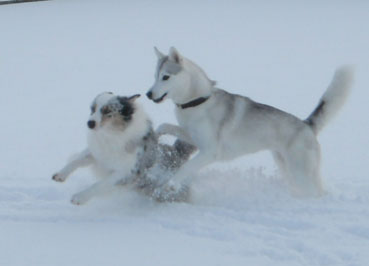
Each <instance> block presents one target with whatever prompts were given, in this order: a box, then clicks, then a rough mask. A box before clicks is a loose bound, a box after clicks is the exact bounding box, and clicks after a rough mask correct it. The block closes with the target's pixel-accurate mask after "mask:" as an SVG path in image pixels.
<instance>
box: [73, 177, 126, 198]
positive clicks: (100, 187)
mask: <svg viewBox="0 0 369 266" xmlns="http://www.w3.org/2000/svg"><path fill="white" fill-rule="evenodd" d="M127 181H128V178H126V177H124V176H122V175H120V174H119V173H113V174H112V175H111V176H109V177H107V178H106V179H104V180H101V181H99V182H97V183H95V184H93V185H92V186H90V187H88V188H87V189H85V190H83V191H81V192H79V193H77V194H75V195H74V196H73V197H72V199H71V202H72V203H73V204H75V205H81V204H84V203H86V202H87V201H89V200H90V199H91V198H92V197H95V196H99V195H102V194H105V193H107V192H110V191H112V190H113V189H114V187H115V186H116V185H117V184H119V185H122V184H124V183H126V182H127Z"/></svg>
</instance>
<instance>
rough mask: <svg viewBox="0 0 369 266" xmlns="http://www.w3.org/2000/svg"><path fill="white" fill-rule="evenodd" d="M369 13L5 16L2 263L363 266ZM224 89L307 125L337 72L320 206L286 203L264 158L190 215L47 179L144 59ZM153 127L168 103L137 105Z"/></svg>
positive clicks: (271, 8)
mask: <svg viewBox="0 0 369 266" xmlns="http://www.w3.org/2000/svg"><path fill="white" fill-rule="evenodd" d="M368 10H369V3H366V2H364V1H361V2H360V1H356V2H350V3H349V2H346V1H324V2H321V1H320V2H318V1H317V2H314V1H311V2H304V1H278V3H277V2H273V3H272V2H269V1H201V2H200V1H155V2H154V1H83V0H73V1H70V0H69V1H68V0H60V1H46V2H34V3H28V4H18V5H4V6H1V7H0V32H1V42H0V88H1V97H0V111H1V116H0V117H1V118H0V122H1V130H0V139H1V140H2V141H1V150H0V265H123V264H126V265H258V266H260V265H261V266H262V265H283V266H285V265H309V266H311V265H335V266H336V265H367V264H368V260H369V253H368V250H369V193H368V192H369V177H368V172H369V164H368V151H367V150H368V147H369V140H368V137H367V133H368V130H369V120H368V118H367V114H368V112H369V105H368V104H367V101H368V100H367V99H368V96H369V92H368V87H369V78H368V69H369V53H368V47H369V35H368V34H367V30H366V27H367V25H368V22H369V21H368V20H369V16H368V15H369V14H368ZM172 45H174V46H176V48H177V49H178V50H179V51H180V52H181V53H183V54H184V55H185V56H187V57H188V58H190V59H192V60H194V61H195V62H197V63H198V64H199V65H200V66H202V67H203V68H204V69H205V70H206V72H207V73H208V76H209V77H210V78H211V79H215V80H217V81H218V85H219V86H220V87H221V88H224V89H227V90H228V91H231V92H235V93H240V94H243V95H247V96H249V97H251V98H253V99H254V100H257V101H260V102H263V103H266V104H270V105H273V106H276V107H278V108H281V109H283V110H285V111H288V112H291V113H293V114H295V115H297V116H298V117H301V118H305V117H307V116H308V115H309V113H310V112H311V111H312V110H313V108H314V107H315V105H316V104H317V102H318V100H319V98H320V97H321V95H322V94H323V92H324V90H325V88H326V86H328V84H329V82H330V80H331V78H332V76H333V73H334V70H335V69H336V68H337V67H338V66H340V65H343V64H347V63H349V64H354V65H355V66H356V81H355V86H354V88H353V92H352V95H351V97H350V99H349V101H348V103H347V104H346V106H345V107H344V108H343V110H342V112H340V113H339V115H338V116H337V118H336V119H334V120H333V121H332V122H331V123H330V124H329V125H328V126H327V127H326V128H325V129H324V130H323V131H322V133H321V135H320V136H319V140H320V143H321V146H322V163H323V165H322V175H323V178H324V183H325V187H326V189H327V191H328V193H327V195H326V196H325V197H323V198H320V199H300V198H294V197H292V196H290V195H289V193H288V190H287V188H286V185H285V183H284V181H283V180H282V179H280V178H279V177H278V175H277V174H276V173H275V166H274V164H273V162H272V159H271V156H270V155H269V154H268V153H258V154H255V155H251V156H246V157H243V158H240V159H237V160H235V161H233V162H230V163H217V164H215V165H212V166H210V167H207V168H206V169H204V170H202V171H201V172H200V173H198V174H197V175H198V177H197V179H196V181H195V183H194V184H193V200H192V202H190V203H172V204H170V203H167V204H159V203H154V202H152V201H150V200H149V199H147V198H145V197H143V196H140V195H137V194H135V193H134V192H132V191H128V190H123V191H118V192H114V193H113V194H112V195H108V196H106V197H103V198H99V199H96V200H93V201H91V202H89V203H88V204H87V205H84V206H73V205H72V204H70V203H69V200H70V197H71V196H72V195H73V194H74V193H75V192H78V191H80V190H81V189H83V188H84V187H86V186H87V185H88V184H90V183H92V182H93V179H92V177H91V174H90V173H89V172H88V171H87V170H81V171H79V172H76V173H75V174H74V175H73V176H72V177H71V178H70V179H69V180H68V181H67V182H66V183H65V184H59V183H55V182H53V181H52V180H51V176H52V174H53V173H54V172H55V171H56V170H58V169H59V168H60V167H62V166H63V164H64V163H65V162H66V160H67V159H68V157H69V156H70V155H71V154H72V153H74V152H78V151H80V150H82V149H83V148H84V147H85V143H86V130H87V128H86V119H87V117H88V115H89V105H90V102H91V101H92V99H93V98H94V97H95V96H96V95H97V94H98V93H100V92H102V91H113V92H115V93H119V94H122V95H130V94H135V93H141V94H144V93H145V92H146V91H147V90H148V88H149V87H150V86H151V85H152V83H153V81H154V78H153V74H154V68H155V63H156V57H155V55H154V52H153V46H157V47H158V48H159V49H160V50H162V51H163V52H166V51H167V50H168V49H169V47H170V46H172ZM140 102H141V103H142V104H143V105H144V106H145V109H146V110H147V111H148V113H149V114H150V116H151V117H152V119H153V122H154V124H155V125H156V126H157V125H159V124H160V123H163V122H173V123H174V122H175V118H174V114H173V105H172V103H170V102H169V101H168V102H165V103H163V104H160V105H156V104H154V103H152V102H149V101H148V99H146V98H145V97H142V98H141V99H140Z"/></svg>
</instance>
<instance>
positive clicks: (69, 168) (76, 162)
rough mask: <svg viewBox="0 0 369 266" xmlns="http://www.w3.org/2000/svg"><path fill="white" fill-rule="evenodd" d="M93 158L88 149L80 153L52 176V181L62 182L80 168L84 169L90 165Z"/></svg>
mask: <svg viewBox="0 0 369 266" xmlns="http://www.w3.org/2000/svg"><path fill="white" fill-rule="evenodd" d="M92 162H93V158H92V155H91V153H90V151H89V150H88V149H86V150H84V151H82V152H81V153H80V154H78V155H77V157H76V158H74V159H73V160H72V161H70V162H69V163H67V165H66V166H64V167H63V168H62V169H61V170H60V171H59V172H57V173H56V174H54V175H53V177H52V179H53V180H55V181H57V182H64V181H65V180H66V179H67V177H68V176H69V175H70V174H71V173H73V172H74V171H75V170H76V169H78V168H80V167H85V166H88V165H90V164H92Z"/></svg>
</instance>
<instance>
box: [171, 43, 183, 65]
mask: <svg viewBox="0 0 369 266" xmlns="http://www.w3.org/2000/svg"><path fill="white" fill-rule="evenodd" d="M169 59H170V60H172V61H174V62H176V63H177V64H180V63H181V62H182V56H181V55H180V54H179V52H178V51H177V49H176V48H174V47H170V50H169Z"/></svg>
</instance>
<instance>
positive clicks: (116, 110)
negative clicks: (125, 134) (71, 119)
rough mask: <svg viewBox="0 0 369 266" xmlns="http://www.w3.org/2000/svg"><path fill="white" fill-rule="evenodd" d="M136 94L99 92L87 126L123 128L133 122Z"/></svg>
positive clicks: (92, 128) (91, 127)
mask: <svg viewBox="0 0 369 266" xmlns="http://www.w3.org/2000/svg"><path fill="white" fill-rule="evenodd" d="M138 97H140V95H139V94H135V95H133V96H130V97H123V96H117V95H114V94H113V93H111V92H104V93H101V94H99V95H98V96H97V97H96V98H95V99H94V101H93V102H92V105H91V115H90V118H89V120H88V122H87V126H88V127H89V128H90V129H91V130H98V129H100V128H110V129H118V130H123V129H125V128H126V127H127V125H128V124H129V123H130V122H131V120H132V117H133V114H134V112H135V109H136V105H135V103H134V102H135V100H136V99H137V98H138Z"/></svg>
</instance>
